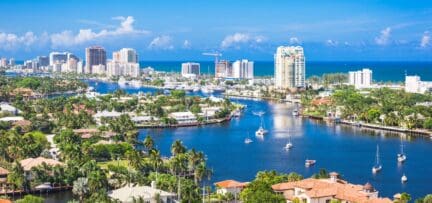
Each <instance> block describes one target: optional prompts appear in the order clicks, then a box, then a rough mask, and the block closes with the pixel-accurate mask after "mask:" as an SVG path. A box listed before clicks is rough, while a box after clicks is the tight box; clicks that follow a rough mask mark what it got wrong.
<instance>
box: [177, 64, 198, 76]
mask: <svg viewBox="0 0 432 203" xmlns="http://www.w3.org/2000/svg"><path fill="white" fill-rule="evenodd" d="M181 67H182V69H181V73H182V76H183V77H189V76H191V75H195V76H199V75H200V64H199V63H193V62H187V63H182V65H181Z"/></svg>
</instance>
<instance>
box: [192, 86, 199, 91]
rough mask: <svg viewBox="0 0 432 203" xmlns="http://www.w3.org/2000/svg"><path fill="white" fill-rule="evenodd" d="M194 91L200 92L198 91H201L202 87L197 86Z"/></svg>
mask: <svg viewBox="0 0 432 203" xmlns="http://www.w3.org/2000/svg"><path fill="white" fill-rule="evenodd" d="M192 91H194V92H198V91H200V87H199V86H195V87H194V88H193V90H192Z"/></svg>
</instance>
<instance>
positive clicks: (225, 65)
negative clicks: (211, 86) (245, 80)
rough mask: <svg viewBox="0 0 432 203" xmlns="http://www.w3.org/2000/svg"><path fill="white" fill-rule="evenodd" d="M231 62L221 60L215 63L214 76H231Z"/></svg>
mask: <svg viewBox="0 0 432 203" xmlns="http://www.w3.org/2000/svg"><path fill="white" fill-rule="evenodd" d="M231 74H232V64H231V63H230V62H229V61H227V60H221V61H219V62H218V63H216V70H215V77H216V78H227V77H231Z"/></svg>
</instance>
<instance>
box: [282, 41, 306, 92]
mask: <svg viewBox="0 0 432 203" xmlns="http://www.w3.org/2000/svg"><path fill="white" fill-rule="evenodd" d="M274 62H275V73H274V79H275V87H276V88H279V89H286V88H302V87H305V74H306V68H305V57H304V52H303V47H301V46H280V47H278V48H277V50H276V54H275V56H274Z"/></svg>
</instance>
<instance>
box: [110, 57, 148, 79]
mask: <svg viewBox="0 0 432 203" xmlns="http://www.w3.org/2000/svg"><path fill="white" fill-rule="evenodd" d="M106 74H107V76H109V77H111V76H129V77H134V78H136V77H139V75H140V69H139V64H138V63H121V62H116V61H109V62H108V63H107V72H106Z"/></svg>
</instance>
